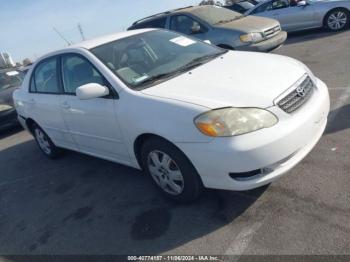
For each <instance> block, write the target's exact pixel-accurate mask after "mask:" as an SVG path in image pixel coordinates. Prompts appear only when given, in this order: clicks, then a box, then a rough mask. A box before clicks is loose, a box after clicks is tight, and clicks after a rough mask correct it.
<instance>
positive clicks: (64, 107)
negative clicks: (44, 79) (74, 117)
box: [61, 102, 70, 109]
mask: <svg viewBox="0 0 350 262" xmlns="http://www.w3.org/2000/svg"><path fill="white" fill-rule="evenodd" d="M61 107H62V108H63V109H69V108H70V105H69V104H68V103H67V102H63V103H62V104H61Z"/></svg>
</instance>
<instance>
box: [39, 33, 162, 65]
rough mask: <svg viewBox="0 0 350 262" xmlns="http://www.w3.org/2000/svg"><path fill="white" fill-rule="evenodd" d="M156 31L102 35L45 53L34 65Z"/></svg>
mask: <svg viewBox="0 0 350 262" xmlns="http://www.w3.org/2000/svg"><path fill="white" fill-rule="evenodd" d="M153 30H157V29H152V28H147V29H138V30H132V31H123V32H118V33H113V34H109V35H104V36H100V37H96V38H93V39H90V40H86V41H83V42H80V43H77V44H73V45H69V46H66V47H65V48H61V49H57V50H55V51H52V52H49V53H46V54H45V55H43V56H41V57H40V58H39V59H37V60H36V61H35V63H34V64H37V63H38V62H40V61H42V60H43V59H45V58H48V57H51V56H54V55H59V54H62V53H65V52H69V51H71V50H74V49H81V48H83V49H92V48H95V47H97V46H100V45H104V44H107V43H110V42H113V41H117V40H119V39H123V38H127V37H130V36H133V35H138V34H142V33H145V32H148V31H153Z"/></svg>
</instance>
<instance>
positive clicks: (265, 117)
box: [194, 108, 278, 137]
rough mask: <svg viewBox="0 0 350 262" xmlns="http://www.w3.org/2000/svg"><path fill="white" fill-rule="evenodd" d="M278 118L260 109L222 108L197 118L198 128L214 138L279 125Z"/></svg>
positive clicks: (195, 121)
mask: <svg viewBox="0 0 350 262" xmlns="http://www.w3.org/2000/svg"><path fill="white" fill-rule="evenodd" d="M277 122H278V118H277V117H276V116H275V115H274V114H272V113H271V112H269V111H267V110H264V109H260V108H222V109H216V110H212V111H209V112H207V113H204V114H202V115H199V116H198V117H196V118H195V120H194V123H195V125H196V127H197V128H198V129H199V131H201V132H202V133H203V134H205V135H207V136H212V137H227V136H238V135H242V134H246V133H250V132H253V131H256V130H259V129H262V128H268V127H272V126H274V125H275V124H277Z"/></svg>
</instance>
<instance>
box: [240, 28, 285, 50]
mask: <svg viewBox="0 0 350 262" xmlns="http://www.w3.org/2000/svg"><path fill="white" fill-rule="evenodd" d="M286 40H287V32H285V31H281V32H279V33H278V34H277V35H275V36H274V37H272V38H269V39H267V40H264V41H262V42H260V43H257V44H252V45H247V46H239V47H237V48H236V50H238V51H255V52H270V51H272V50H274V49H276V48H278V47H280V46H281V45H283V43H284V42H285V41H286Z"/></svg>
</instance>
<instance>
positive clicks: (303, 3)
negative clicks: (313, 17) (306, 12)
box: [297, 1, 307, 7]
mask: <svg viewBox="0 0 350 262" xmlns="http://www.w3.org/2000/svg"><path fill="white" fill-rule="evenodd" d="M297 6H300V7H305V6H307V2H306V1H299V2H298V4H297Z"/></svg>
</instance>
